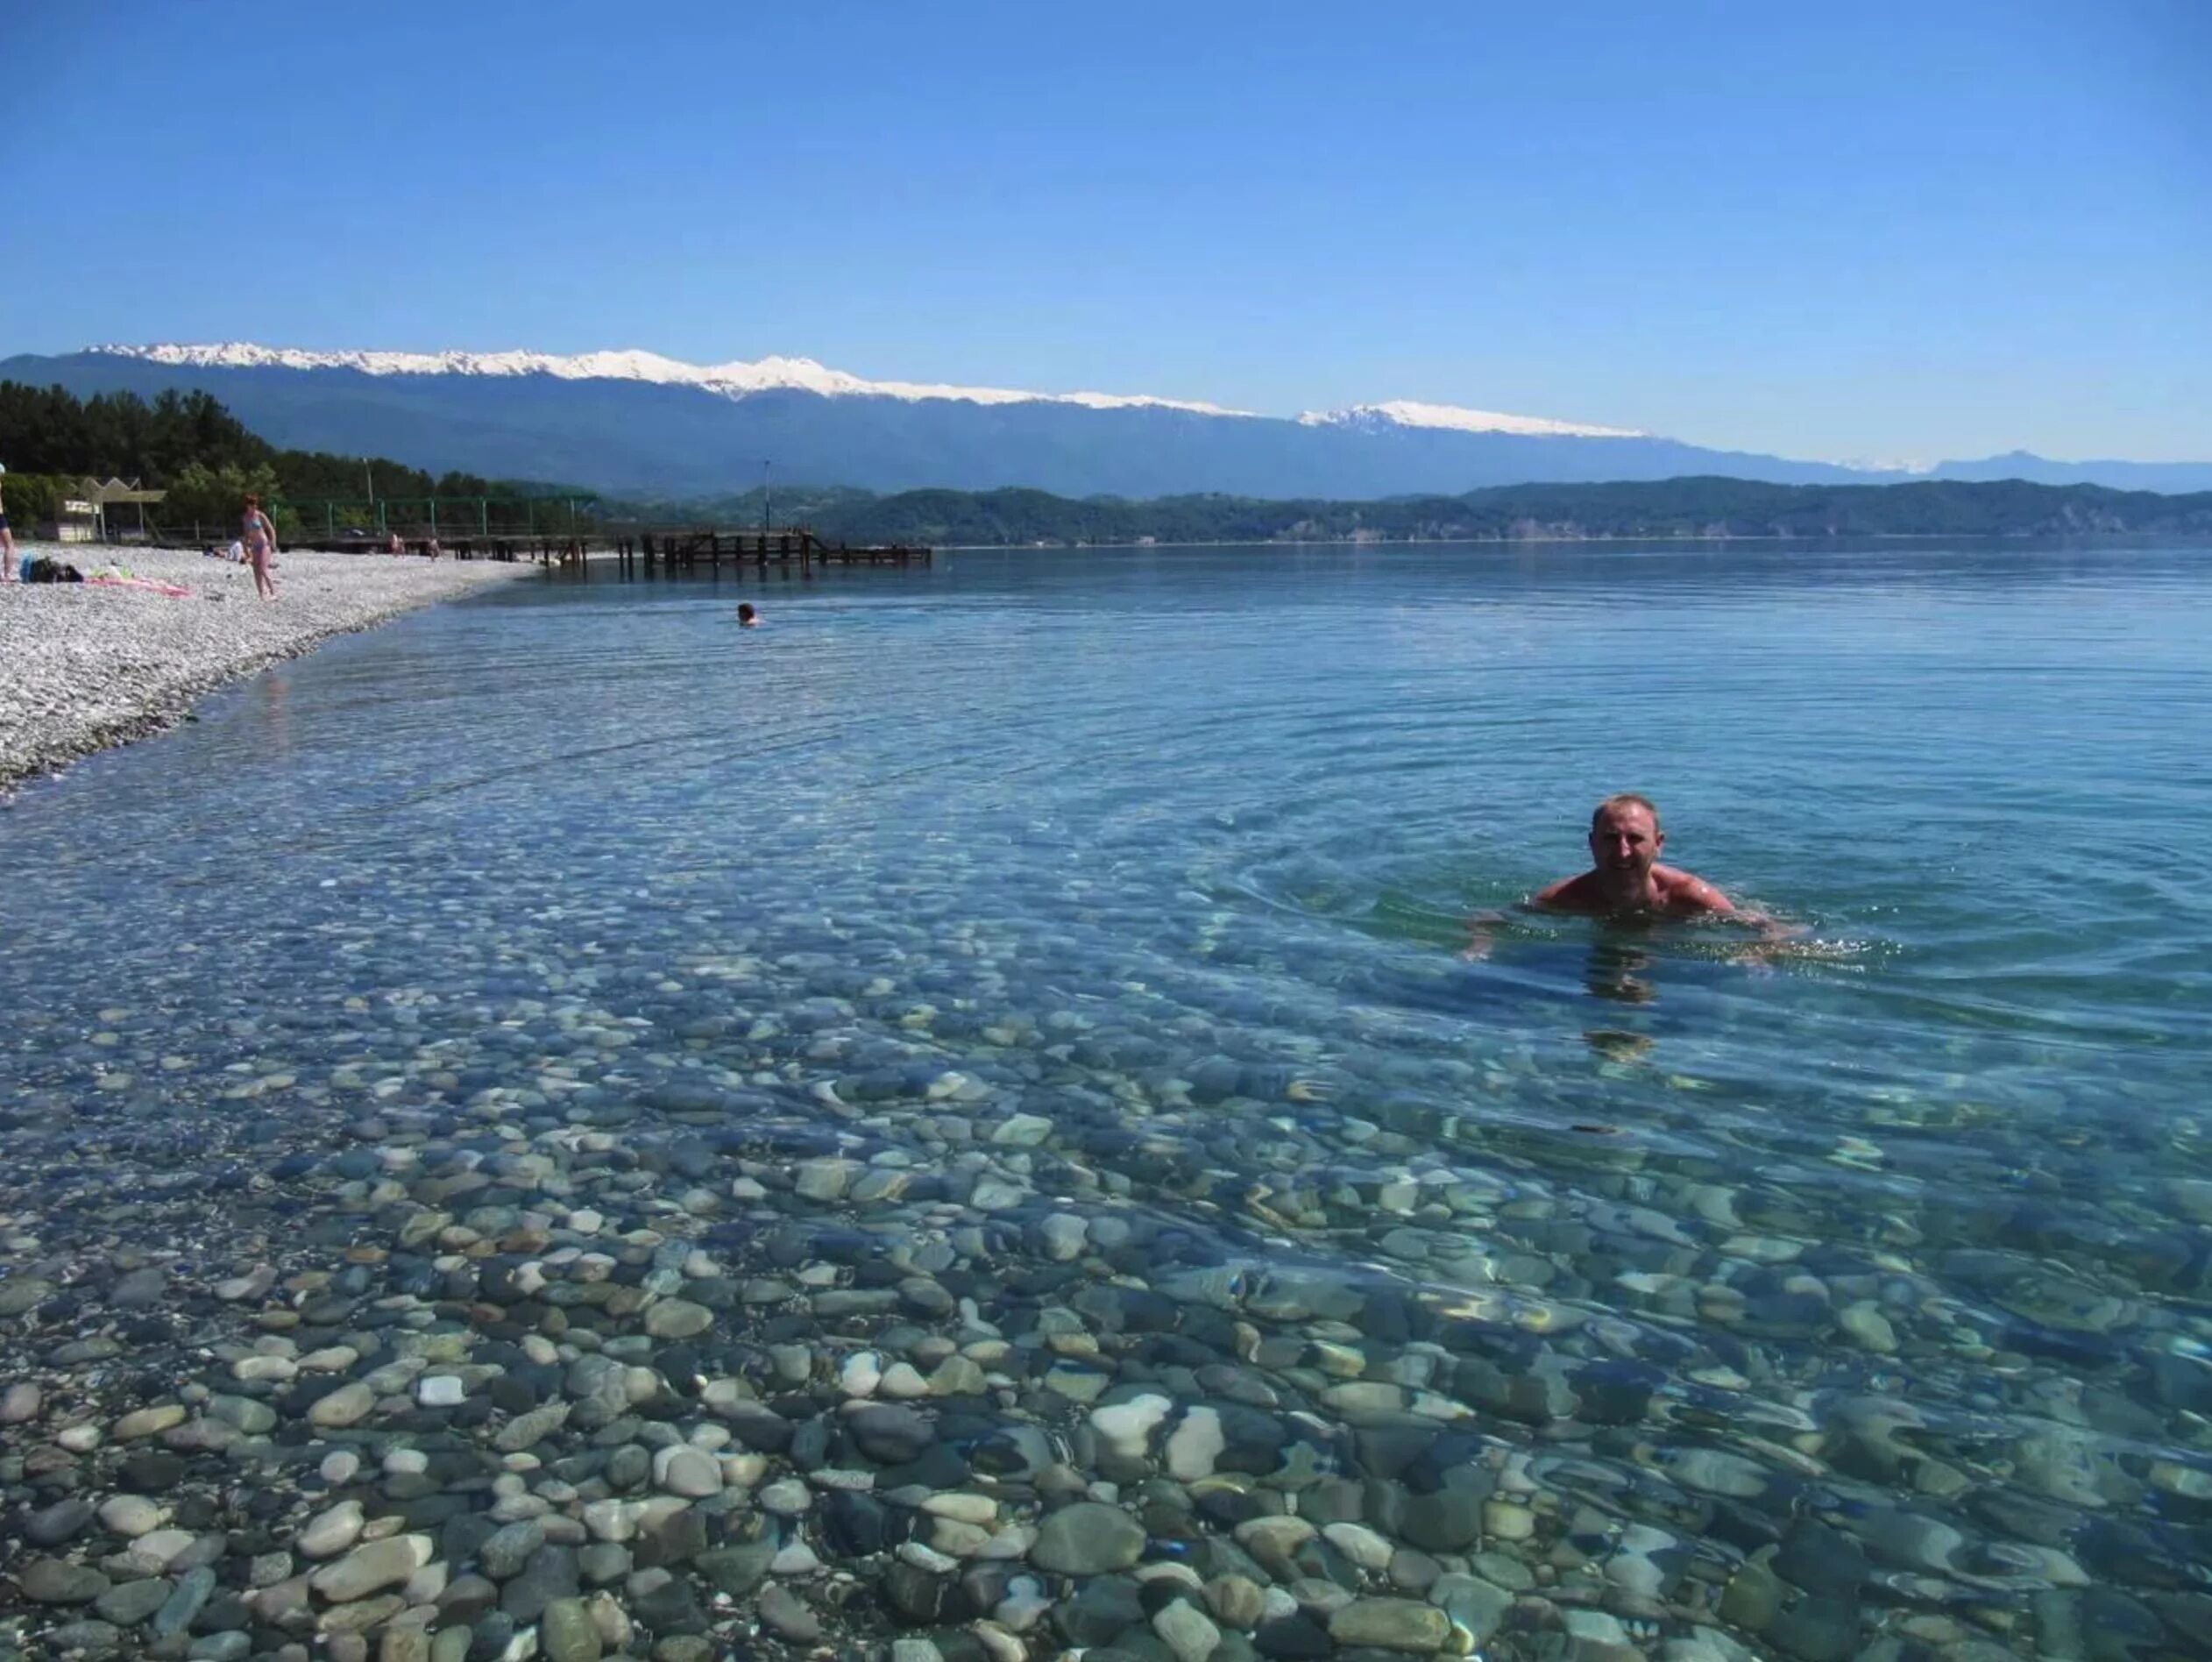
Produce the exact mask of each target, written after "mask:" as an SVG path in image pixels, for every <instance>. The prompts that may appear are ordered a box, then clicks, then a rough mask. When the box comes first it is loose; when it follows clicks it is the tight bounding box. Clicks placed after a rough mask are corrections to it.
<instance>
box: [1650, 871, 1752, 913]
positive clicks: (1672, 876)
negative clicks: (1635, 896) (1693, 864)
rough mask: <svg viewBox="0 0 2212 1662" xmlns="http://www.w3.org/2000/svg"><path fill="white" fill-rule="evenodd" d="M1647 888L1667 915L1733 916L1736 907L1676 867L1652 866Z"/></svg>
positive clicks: (1724, 897)
mask: <svg viewBox="0 0 2212 1662" xmlns="http://www.w3.org/2000/svg"><path fill="white" fill-rule="evenodd" d="M1651 884H1652V887H1653V888H1655V889H1656V890H1657V891H1659V898H1660V899H1661V900H1662V901H1663V903H1664V904H1665V906H1666V909H1667V910H1668V911H1670V912H1677V913H1707V912H1712V913H1720V914H1721V915H1723V916H1733V915H1734V913H1735V910H1736V903H1735V902H1734V901H1733V900H1731V899H1729V898H1728V897H1727V896H1726V895H1725V894H1723V893H1721V892H1720V891H1719V889H1717V888H1715V887H1713V885H1712V884H1710V883H1707V882H1706V881H1705V879H1704V878H1703V877H1699V876H1698V874H1697V873H1696V872H1694V871H1684V870H1682V869H1681V868H1680V867H1678V866H1654V867H1652V868H1651Z"/></svg>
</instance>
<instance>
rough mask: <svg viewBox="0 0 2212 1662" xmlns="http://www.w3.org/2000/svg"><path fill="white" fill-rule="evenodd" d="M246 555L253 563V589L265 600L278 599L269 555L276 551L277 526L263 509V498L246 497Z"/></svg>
mask: <svg viewBox="0 0 2212 1662" xmlns="http://www.w3.org/2000/svg"><path fill="white" fill-rule="evenodd" d="M243 529H244V532H245V536H244V538H243V540H244V542H245V557H246V558H247V559H249V560H251V561H252V563H253V591H254V593H257V594H259V596H260V597H261V598H262V599H263V600H274V599H276V584H275V583H274V582H273V580H272V579H270V576H269V556H270V555H272V554H273V553H275V552H276V526H275V525H274V524H273V522H271V521H270V518H269V516H268V515H266V514H264V513H263V512H262V511H261V499H260V498H259V497H258V496H249V497H247V498H246V499H245V524H244V527H243Z"/></svg>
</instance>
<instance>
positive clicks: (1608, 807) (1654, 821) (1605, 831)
mask: <svg viewBox="0 0 2212 1662" xmlns="http://www.w3.org/2000/svg"><path fill="white" fill-rule="evenodd" d="M1666 845H1667V834H1666V833H1665V832H1664V831H1662V830H1661V829H1660V828H1659V810H1658V808H1657V807H1656V806H1655V805H1654V804H1653V802H1652V800H1651V799H1650V798H1648V797H1641V796H1638V795H1636V794H1635V793H1634V792H1622V793H1621V794H1620V795H1619V796H1609V797H1607V798H1606V799H1605V800H1604V801H1603V802H1600V803H1599V805H1598V806H1597V808H1596V809H1595V810H1594V811H1593V812H1592V814H1591V816H1590V861H1591V863H1592V865H1593V866H1594V867H1595V868H1596V869H1597V871H1598V876H1599V880H1600V881H1601V882H1602V883H1604V884H1605V885H1606V888H1607V889H1608V890H1611V891H1614V892H1617V893H1628V892H1633V891H1641V889H1642V888H1643V886H1644V884H1645V882H1646V880H1647V879H1648V877H1649V876H1650V873H1651V868H1652V867H1653V866H1654V865H1655V864H1656V863H1658V859H1659V850H1660V849H1663V848H1664V847H1666Z"/></svg>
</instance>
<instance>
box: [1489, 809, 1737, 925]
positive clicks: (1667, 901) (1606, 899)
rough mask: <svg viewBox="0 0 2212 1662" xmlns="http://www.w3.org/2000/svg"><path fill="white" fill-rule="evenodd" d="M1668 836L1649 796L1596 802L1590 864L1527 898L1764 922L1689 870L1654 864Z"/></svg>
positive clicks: (1586, 909) (1555, 904)
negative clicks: (1577, 872)
mask: <svg viewBox="0 0 2212 1662" xmlns="http://www.w3.org/2000/svg"><path fill="white" fill-rule="evenodd" d="M1666 846H1667V834H1666V833H1665V832H1664V831H1663V830H1661V829H1660V828H1659V810H1658V808H1657V807H1656V806H1654V805H1653V803H1652V801H1651V799H1650V798H1648V797H1641V796H1637V795H1636V794H1635V793H1634V792H1622V793H1621V794H1620V795H1619V796H1609V797H1607V798H1606V799H1605V800H1604V801H1603V802H1600V803H1599V805H1598V806H1597V809H1596V811H1595V812H1593V813H1592V814H1591V816H1590V857H1591V859H1592V861H1593V862H1594V863H1593V864H1592V866H1591V868H1590V870H1587V871H1585V872H1583V873H1581V874H1580V875H1579V876H1577V877H1562V878H1560V879H1559V881H1558V882H1556V883H1555V884H1552V885H1551V886H1550V887H1549V888H1548V889H1544V890H1542V891H1539V892H1538V893H1537V894H1535V896H1534V897H1532V898H1531V899H1530V901H1529V904H1530V905H1531V906H1542V907H1544V908H1546V909H1547V910H1549V911H1553V912H1581V913H1592V914H1595V915H1597V916H1599V917H1607V918H1628V917H1647V916H1655V917H1663V918H1702V917H1722V918H1734V919H1737V920H1740V921H1741V922H1744V923H1751V924H1763V923H1765V922H1766V921H1767V920H1766V919H1765V918H1764V917H1762V916H1761V915H1759V914H1758V913H1747V912H1741V911H1739V910H1738V909H1737V907H1736V903H1735V902H1734V901H1733V900H1731V899H1729V898H1728V897H1727V896H1726V895H1725V894H1723V893H1721V892H1720V891H1719V890H1718V889H1716V888H1714V887H1713V886H1712V884H1710V883H1707V882H1706V881H1705V879H1704V878H1703V877H1699V876H1698V875H1697V874H1696V873H1695V872H1693V871H1684V870H1681V869H1680V868H1679V867H1676V866H1665V865H1661V864H1660V863H1659V851H1660V850H1661V849H1663V848H1665V847H1666Z"/></svg>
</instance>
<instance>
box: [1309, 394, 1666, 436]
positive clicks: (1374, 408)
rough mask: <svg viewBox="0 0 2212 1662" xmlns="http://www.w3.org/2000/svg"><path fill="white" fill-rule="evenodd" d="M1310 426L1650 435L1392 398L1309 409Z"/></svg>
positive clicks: (1631, 430) (1548, 434) (1545, 433)
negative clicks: (1344, 405) (1339, 406)
mask: <svg viewBox="0 0 2212 1662" xmlns="http://www.w3.org/2000/svg"><path fill="white" fill-rule="evenodd" d="M1298 419H1299V421H1300V423H1302V424H1303V425H1305V426H1308V427H1364V428H1367V429H1369V430H1374V429H1377V428H1388V427H1434V428H1439V429H1442V430H1445V431H1448V432H1454V433H1525V434H1530V435H1534V436H1535V437H1548V438H1648V437H1651V435H1650V434H1648V433H1642V432H1639V431H1637V430H1635V429H1634V428H1633V427H1592V426H1591V425H1590V424H1589V423H1586V422H1556V421H1553V420H1551V419H1550V418H1549V416H1544V415H1500V414H1499V412H1498V411H1496V410H1494V409H1462V408H1459V406H1457V404H1419V403H1414V402H1413V401H1411V400H1408V399H1403V398H1399V399H1393V400H1391V401H1389V402H1387V403H1382V404H1354V405H1353V406H1352V407H1351V408H1350V409H1309V410H1308V411H1307V412H1306V413H1305V414H1304V415H1301V416H1300V417H1299V418H1298Z"/></svg>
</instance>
